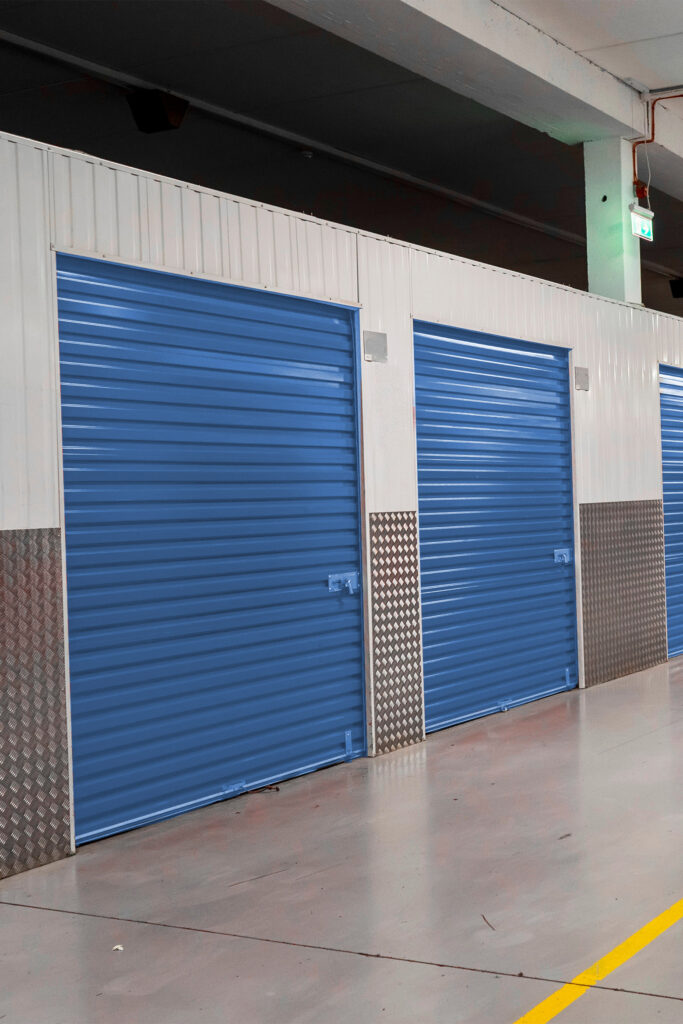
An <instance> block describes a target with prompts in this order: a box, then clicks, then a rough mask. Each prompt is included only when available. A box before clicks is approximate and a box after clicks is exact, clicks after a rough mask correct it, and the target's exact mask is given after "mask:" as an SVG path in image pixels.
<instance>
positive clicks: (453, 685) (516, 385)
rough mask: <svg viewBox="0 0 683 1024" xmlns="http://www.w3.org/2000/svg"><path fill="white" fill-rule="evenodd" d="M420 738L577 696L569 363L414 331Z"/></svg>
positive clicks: (503, 343) (553, 352)
mask: <svg viewBox="0 0 683 1024" xmlns="http://www.w3.org/2000/svg"><path fill="white" fill-rule="evenodd" d="M415 406H416V420H417V450H418V492H419V514H420V573H421V586H422V622H423V652H424V676H425V711H426V725H427V729H429V730H434V729H441V728H444V727H445V726H448V725H453V724H454V723H456V722H459V721H463V720H465V719H467V718H474V717H477V716H478V715H485V714H489V713H490V712H493V711H500V710H502V709H505V708H508V707H512V706H513V705H515V704H521V703H524V702H525V701H528V700H533V699H535V698H537V697H541V696H544V695H546V694H550V693H556V692H558V691H560V690H563V689H569V688H571V687H573V686H576V684H577V669H576V605H575V589H574V566H573V555H572V559H571V563H570V564H569V565H563V564H558V563H556V562H555V551H556V549H570V550H571V551H572V553H573V507H572V484H571V479H572V475H571V474H572V470H571V428H570V405H569V385H568V364H567V352H566V351H564V350H562V349H555V348H549V347H544V346H543V347H542V346H538V345H528V344H524V343H522V342H516V341H511V340H509V339H504V338H493V337H489V336H486V335H481V334H476V333H474V332H469V331H458V330H454V329H451V328H444V327H440V326H437V325H435V324H427V323H417V322H416V324H415Z"/></svg>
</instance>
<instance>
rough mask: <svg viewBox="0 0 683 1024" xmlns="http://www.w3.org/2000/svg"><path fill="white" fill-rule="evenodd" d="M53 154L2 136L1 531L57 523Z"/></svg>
mask: <svg viewBox="0 0 683 1024" xmlns="http://www.w3.org/2000/svg"><path fill="white" fill-rule="evenodd" d="M46 162H47V153H45V152H44V151H43V150H42V149H40V148H38V147H34V146H30V145H17V144H16V143H14V142H9V141H6V140H4V139H0V238H1V239H2V244H0V324H2V351H1V370H0V529H5V530H12V529H26V528H28V527H35V528H40V527H54V526H58V525H59V490H58V471H57V374H56V367H55V358H56V353H55V325H54V305H53V296H54V292H53V281H52V273H53V263H52V258H51V254H50V236H49V218H48V205H47V178H46Z"/></svg>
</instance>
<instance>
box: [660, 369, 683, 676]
mask: <svg viewBox="0 0 683 1024" xmlns="http://www.w3.org/2000/svg"><path fill="white" fill-rule="evenodd" d="M659 380H660V397H661V415H662V476H663V484H664V556H665V565H666V628H667V638H668V648H669V657H670V658H674V657H676V656H677V655H679V654H683V370H679V369H676V368H674V367H672V366H662V367H660V375H659Z"/></svg>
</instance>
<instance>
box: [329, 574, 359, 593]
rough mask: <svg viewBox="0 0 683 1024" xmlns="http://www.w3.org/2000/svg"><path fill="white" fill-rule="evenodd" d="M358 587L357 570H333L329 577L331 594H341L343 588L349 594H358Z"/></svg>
mask: <svg viewBox="0 0 683 1024" xmlns="http://www.w3.org/2000/svg"><path fill="white" fill-rule="evenodd" d="M358 587H359V581H358V573H357V572H333V573H330V575H329V576H328V577H327V588H328V590H329V592H330V594H339V593H341V591H342V590H346V591H347V592H348V593H349V594H356V593H357V592H358Z"/></svg>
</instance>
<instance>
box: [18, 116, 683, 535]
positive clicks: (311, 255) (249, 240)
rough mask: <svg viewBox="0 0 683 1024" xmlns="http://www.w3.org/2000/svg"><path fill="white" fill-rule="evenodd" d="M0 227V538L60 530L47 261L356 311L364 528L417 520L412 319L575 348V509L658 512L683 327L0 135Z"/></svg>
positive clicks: (573, 293)
mask: <svg viewBox="0 0 683 1024" xmlns="http://www.w3.org/2000/svg"><path fill="white" fill-rule="evenodd" d="M0 216H1V218H2V226H3V238H4V245H3V247H2V249H1V251H0V309H1V310H2V322H3V373H2V384H1V391H0V394H1V397H2V404H1V409H2V414H1V415H2V419H1V420H0V487H1V491H0V528H1V529H16V528H26V527H42V526H57V525H58V524H59V522H60V500H59V487H60V483H59V480H60V472H59V464H58V458H57V452H58V448H59V444H58V437H59V432H58V431H59V421H58V401H57V368H56V367H57V362H56V351H57V349H56V328H55V310H54V287H53V276H54V256H53V252H54V250H59V251H62V252H74V253H80V254H83V255H90V256H95V257H99V258H106V259H113V260H118V261H121V262H124V263H129V264H135V265H140V266H148V267H153V268H157V269H166V270H173V271H176V272H180V273H187V274H197V275H203V276H206V277H209V278H212V279H215V280H223V281H228V282H232V283H235V284H241V285H252V286H255V287H262V288H271V289H275V290H277V291H282V292H285V293H288V294H293V295H301V296H310V297H313V298H319V299H331V300H335V301H338V302H343V303H348V304H359V305H360V307H361V327H362V328H364V329H370V330H377V331H386V332H387V334H388V337H389V361H388V363H386V364H380V363H367V362H366V363H363V367H362V393H363V394H362V400H363V444H364V470H365V507H366V513H370V512H382V511H414V510H416V509H417V481H416V454H415V430H414V420H413V355H412V321H411V317H416V318H419V319H423V320H431V321H436V322H441V323H447V324H451V325H453V326H459V327H465V328H470V329H475V330H481V331H487V332H491V333H497V334H505V335H508V336H511V337H514V338H520V339H524V340H529V341H542V342H545V343H549V344H555V345H561V346H566V347H569V348H572V349H573V350H574V353H573V356H574V363H575V365H580V366H587V367H588V369H589V373H590V391H588V392H577V393H575V396H574V411H575V453H576V479H575V491H576V499H577V501H580V502H599V501H626V500H640V499H646V498H659V497H661V489H662V487H661V459H660V450H661V446H660V436H659V396H658V385H657V374H658V371H657V363H658V361H659V360H662V361H664V362H667V363H669V364H672V365H683V320H679V319H677V318H675V317H671V316H667V315H664V314H658V313H653V312H650V311H648V310H643V309H640V308H634V307H629V306H626V305H624V304H620V303H616V302H611V301H609V300H607V299H602V298H599V297H596V296H592V295H588V294H585V293H582V292H577V291H574V290H572V289H568V288H563V287H559V286H555V285H552V284H548V283H545V282H542V281H538V280H536V279H533V278H529V277H524V276H522V275H519V274H514V273H511V272H507V271H502V270H499V269H496V268H493V267H488V266H484V265H482V264H476V263H472V262H470V261H467V260H463V259H459V258H456V257H451V256H446V255H443V254H439V253H434V252H431V251H427V250H423V249H419V248H416V247H411V246H408V245H406V244H405V243H401V242H395V241H392V240H387V239H384V238H378V237H375V236H372V235H369V234H367V233H363V232H358V231H355V230H353V229H351V228H345V227H340V226H337V225H331V224H327V223H324V222H322V221H319V220H316V219H314V218H310V217H305V216H302V215H298V214H293V213H288V212H286V211H282V210H277V209H273V208H271V207H268V206H265V205H262V204H258V203H254V202H249V201H245V200H239V199H235V198H233V197H230V196H225V195H220V194H218V193H214V192H211V191H209V190H205V189H200V188H197V187H194V186H191V185H185V184H183V183H179V182H174V181H171V180H165V179H161V178H159V177H158V176H155V175H152V174H148V173H146V172H141V171H134V170H131V169H129V168H125V167H118V166H115V165H111V164H108V163H104V162H102V161H99V160H96V159H94V158H90V157H85V156H82V155H80V154H73V153H69V152H67V151H58V150H55V149H52V148H51V147H48V146H43V145H41V144H38V143H33V142H29V141H27V140H20V139H16V138H13V137H10V136H0ZM51 250H52V251H51Z"/></svg>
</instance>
